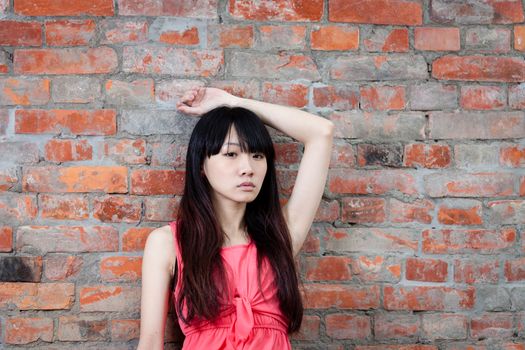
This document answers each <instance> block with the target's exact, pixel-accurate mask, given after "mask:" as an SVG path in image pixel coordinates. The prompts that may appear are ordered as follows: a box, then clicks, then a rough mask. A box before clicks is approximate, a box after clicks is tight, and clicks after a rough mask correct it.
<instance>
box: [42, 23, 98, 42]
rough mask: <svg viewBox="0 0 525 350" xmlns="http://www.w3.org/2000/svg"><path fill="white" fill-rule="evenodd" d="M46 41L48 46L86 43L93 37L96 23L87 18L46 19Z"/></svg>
mask: <svg viewBox="0 0 525 350" xmlns="http://www.w3.org/2000/svg"><path fill="white" fill-rule="evenodd" d="M45 28H46V43H47V45H48V46H77V45H88V44H89V42H90V41H91V40H92V39H93V38H94V37H95V30H96V23H95V21H94V20H92V19H87V20H55V21H46V24H45Z"/></svg>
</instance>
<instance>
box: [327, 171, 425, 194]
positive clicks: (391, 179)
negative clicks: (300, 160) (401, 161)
mask: <svg viewBox="0 0 525 350" xmlns="http://www.w3.org/2000/svg"><path fill="white" fill-rule="evenodd" d="M328 188H329V191H330V192H332V193H338V194H384V193H388V192H390V191H399V192H401V193H405V194H416V193H417V189H416V187H415V179H414V177H413V176H412V175H411V174H409V173H407V172H404V171H398V170H366V171H358V170H347V169H335V170H330V171H329V175H328Z"/></svg>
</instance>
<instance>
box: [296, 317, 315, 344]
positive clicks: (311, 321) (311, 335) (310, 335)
mask: <svg viewBox="0 0 525 350" xmlns="http://www.w3.org/2000/svg"><path fill="white" fill-rule="evenodd" d="M320 325H321V320H320V319H319V316H317V315H304V316H303V321H302V323H301V329H300V330H299V332H297V333H295V334H294V335H292V336H291V339H293V340H309V341H315V340H318V339H319V327H320Z"/></svg>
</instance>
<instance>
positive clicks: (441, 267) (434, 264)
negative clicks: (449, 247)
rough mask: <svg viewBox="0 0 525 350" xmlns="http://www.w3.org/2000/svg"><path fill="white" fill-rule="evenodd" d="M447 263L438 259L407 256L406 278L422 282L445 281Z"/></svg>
mask: <svg viewBox="0 0 525 350" xmlns="http://www.w3.org/2000/svg"><path fill="white" fill-rule="evenodd" d="M447 270H448V264H447V262H446V261H443V260H439V259H423V258H407V260H406V279H407V280H410V281H422V282H445V281H446V280H447V277H448V271H447Z"/></svg>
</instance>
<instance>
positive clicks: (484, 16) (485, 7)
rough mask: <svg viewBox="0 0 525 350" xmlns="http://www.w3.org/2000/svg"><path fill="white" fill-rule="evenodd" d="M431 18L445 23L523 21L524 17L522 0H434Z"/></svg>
mask: <svg viewBox="0 0 525 350" xmlns="http://www.w3.org/2000/svg"><path fill="white" fill-rule="evenodd" d="M430 19H431V20H432V21H434V22H437V23H443V24H450V23H456V24H507V23H519V22H523V19H524V18H523V6H522V3H521V1H520V0H508V1H505V2H500V1H498V0H487V1H483V2H480V1H461V0H452V1H450V0H433V1H432V2H431V3H430Z"/></svg>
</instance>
